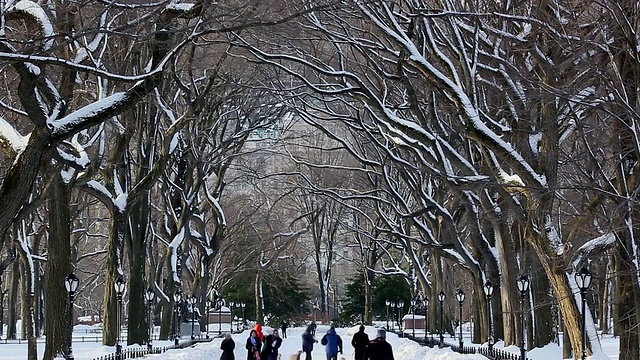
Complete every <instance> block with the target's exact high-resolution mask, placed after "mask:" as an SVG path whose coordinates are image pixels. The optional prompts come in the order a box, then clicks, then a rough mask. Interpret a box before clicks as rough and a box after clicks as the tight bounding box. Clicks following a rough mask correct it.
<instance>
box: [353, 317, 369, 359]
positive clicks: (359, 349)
mask: <svg viewBox="0 0 640 360" xmlns="http://www.w3.org/2000/svg"><path fill="white" fill-rule="evenodd" d="M367 345H369V335H367V333H366V332H364V325H360V330H359V331H358V332H357V333H355V334H353V338H352V339H351V346H353V349H354V350H355V357H354V359H355V360H363V359H364V353H365V351H366V350H367Z"/></svg>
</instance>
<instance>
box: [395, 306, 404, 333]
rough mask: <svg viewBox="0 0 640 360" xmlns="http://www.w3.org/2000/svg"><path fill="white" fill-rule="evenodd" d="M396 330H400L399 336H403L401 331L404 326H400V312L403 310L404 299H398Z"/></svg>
mask: <svg viewBox="0 0 640 360" xmlns="http://www.w3.org/2000/svg"><path fill="white" fill-rule="evenodd" d="M397 305H398V331H399V332H400V337H402V336H403V332H404V327H403V326H402V323H401V322H400V312H402V311H403V310H404V301H402V300H401V301H398V304H397Z"/></svg>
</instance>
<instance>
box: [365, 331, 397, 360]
mask: <svg viewBox="0 0 640 360" xmlns="http://www.w3.org/2000/svg"><path fill="white" fill-rule="evenodd" d="M364 360H394V359H393V349H392V348H391V344H389V343H388V342H387V332H386V331H385V330H384V329H378V332H377V333H376V338H375V339H373V340H372V341H371V342H369V345H368V346H367V350H366V351H365V354H364Z"/></svg>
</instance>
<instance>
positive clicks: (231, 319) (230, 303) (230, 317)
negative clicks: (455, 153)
mask: <svg viewBox="0 0 640 360" xmlns="http://www.w3.org/2000/svg"><path fill="white" fill-rule="evenodd" d="M234 305H236V303H234V302H233V301H229V322H231V324H230V325H229V326H230V327H229V329H231V330H230V331H231V332H233V306H234Z"/></svg>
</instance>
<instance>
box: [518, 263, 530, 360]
mask: <svg viewBox="0 0 640 360" xmlns="http://www.w3.org/2000/svg"><path fill="white" fill-rule="evenodd" d="M516 284H517V285H518V290H519V291H520V323H521V327H522V341H521V342H520V359H521V360H526V359H527V348H526V346H527V344H526V339H525V337H526V334H527V331H526V329H525V327H526V320H525V314H524V301H525V299H526V297H527V292H528V291H529V277H528V276H527V275H522V276H520V278H519V279H518V281H517V282H516Z"/></svg>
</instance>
